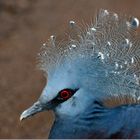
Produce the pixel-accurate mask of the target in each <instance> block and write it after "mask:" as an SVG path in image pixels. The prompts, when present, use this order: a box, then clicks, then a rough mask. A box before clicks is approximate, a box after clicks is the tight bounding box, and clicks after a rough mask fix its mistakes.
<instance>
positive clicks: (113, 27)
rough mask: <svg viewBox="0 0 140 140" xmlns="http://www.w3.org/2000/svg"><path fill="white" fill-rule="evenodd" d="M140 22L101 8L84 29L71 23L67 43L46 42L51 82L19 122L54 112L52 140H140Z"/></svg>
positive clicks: (44, 57) (44, 64)
mask: <svg viewBox="0 0 140 140" xmlns="http://www.w3.org/2000/svg"><path fill="white" fill-rule="evenodd" d="M138 26H139V20H138V19H137V18H135V17H127V16H123V15H121V14H120V15H119V14H116V13H113V12H111V11H108V10H103V9H101V10H100V11H99V13H98V14H97V16H96V18H95V21H94V24H92V25H89V26H88V27H87V29H86V30H85V31H83V30H82V29H81V28H80V27H79V26H78V25H77V24H76V23H75V22H74V21H70V27H71V28H72V29H71V32H72V33H71V34H72V35H70V37H69V38H70V39H69V41H68V42H67V43H62V44H57V43H56V41H55V37H54V36H51V37H50V39H49V41H48V42H47V43H45V44H43V46H42V49H41V52H40V53H39V60H40V63H39V66H40V68H41V69H42V70H43V71H44V72H45V75H46V77H47V84H46V86H45V88H44V90H43V92H42V94H41V96H40V98H39V99H38V101H37V102H36V103H34V104H33V106H31V107H30V108H28V109H27V110H25V111H24V112H23V113H22V114H21V118H20V119H21V120H23V119H25V118H27V117H29V116H32V115H34V114H36V113H38V112H42V111H46V110H50V109H51V110H53V111H54V113H55V121H54V124H53V126H52V129H51V131H50V135H49V138H56V139H77V138H78V139H88V138H140V39H139V36H138V33H137V31H136V30H137V28H138Z"/></svg>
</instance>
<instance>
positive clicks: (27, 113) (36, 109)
mask: <svg viewBox="0 0 140 140" xmlns="http://www.w3.org/2000/svg"><path fill="white" fill-rule="evenodd" d="M44 110H47V109H46V107H45V106H44V105H43V104H41V103H40V102H39V101H37V102H36V103H34V104H33V105H32V106H31V107H30V108H28V109H27V110H25V111H24V112H23V113H22V114H21V116H20V121H22V120H24V119H26V118H28V117H30V116H33V115H35V114H37V113H38V112H42V111H44Z"/></svg>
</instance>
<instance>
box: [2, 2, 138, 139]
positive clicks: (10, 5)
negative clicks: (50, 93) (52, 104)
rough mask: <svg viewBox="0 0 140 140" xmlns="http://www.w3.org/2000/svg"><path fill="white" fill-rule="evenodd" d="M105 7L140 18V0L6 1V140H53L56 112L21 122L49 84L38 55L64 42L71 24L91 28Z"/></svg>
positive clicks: (3, 49) (3, 42)
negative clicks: (52, 40)
mask: <svg viewBox="0 0 140 140" xmlns="http://www.w3.org/2000/svg"><path fill="white" fill-rule="evenodd" d="M100 8H103V9H109V10H112V11H114V12H120V13H126V14H128V15H134V16H136V17H138V18H139V19H140V0H0V138H47V136H48V132H49V130H50V127H51V124H52V121H53V115H52V112H44V113H40V114H38V115H36V116H34V117H32V118H31V119H28V120H26V121H23V122H22V123H20V121H19V116H20V113H21V112H22V111H23V110H24V109H26V108H27V107H29V106H30V105H32V103H33V102H35V101H36V100H37V98H38V97H39V95H40V93H41V91H42V89H43V87H44V85H45V82H46V81H45V78H44V77H43V74H42V72H41V71H39V70H37V68H36V62H37V61H36V56H37V53H38V52H39V49H40V46H41V45H42V43H43V42H45V41H46V40H47V39H48V38H49V36H50V35H52V34H55V35H56V36H57V38H58V40H59V39H60V40H62V39H63V37H64V34H63V32H65V31H67V30H68V24H67V23H68V21H69V20H75V21H77V22H80V21H81V22H83V21H84V22H87V23H90V20H91V18H93V17H94V16H95V13H96V12H97V10H98V9H100Z"/></svg>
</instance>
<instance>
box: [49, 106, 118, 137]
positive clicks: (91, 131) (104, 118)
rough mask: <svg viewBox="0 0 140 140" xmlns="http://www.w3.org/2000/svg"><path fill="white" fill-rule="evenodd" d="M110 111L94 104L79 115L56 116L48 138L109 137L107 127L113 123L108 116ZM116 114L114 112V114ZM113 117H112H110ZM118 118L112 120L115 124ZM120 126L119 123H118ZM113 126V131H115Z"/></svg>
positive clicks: (110, 113) (110, 114)
mask: <svg viewBox="0 0 140 140" xmlns="http://www.w3.org/2000/svg"><path fill="white" fill-rule="evenodd" d="M112 113H113V112H112V111H110V110H108V109H105V108H103V107H101V106H100V105H97V104H96V105H95V106H94V109H93V108H91V109H88V110H87V111H85V112H83V113H82V114H80V115H77V116H75V117H71V116H56V120H55V122H54V125H53V127H52V130H51V133H50V138H63V139H64V138H71V139H72V138H74V139H75V138H93V136H94V138H100V136H103V135H104V136H103V137H104V138H108V137H109V135H110V134H109V131H108V129H110V128H111V126H112V125H113V124H112V123H111V120H109V119H108V118H110V116H113V115H112ZM115 115H116V114H115ZM112 119H113V118H112ZM117 121H118V122H119V120H116V122H115V121H114V122H113V123H114V126H115V123H116V124H117V123H118V122H117ZM118 126H119V127H120V125H118ZM117 129H119V128H117V127H116V128H115V129H114V130H113V131H117Z"/></svg>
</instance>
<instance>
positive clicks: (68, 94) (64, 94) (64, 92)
mask: <svg viewBox="0 0 140 140" xmlns="http://www.w3.org/2000/svg"><path fill="white" fill-rule="evenodd" d="M71 95H72V93H71V91H70V90H62V91H61V92H60V96H61V98H63V99H68V98H70V97H71Z"/></svg>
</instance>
